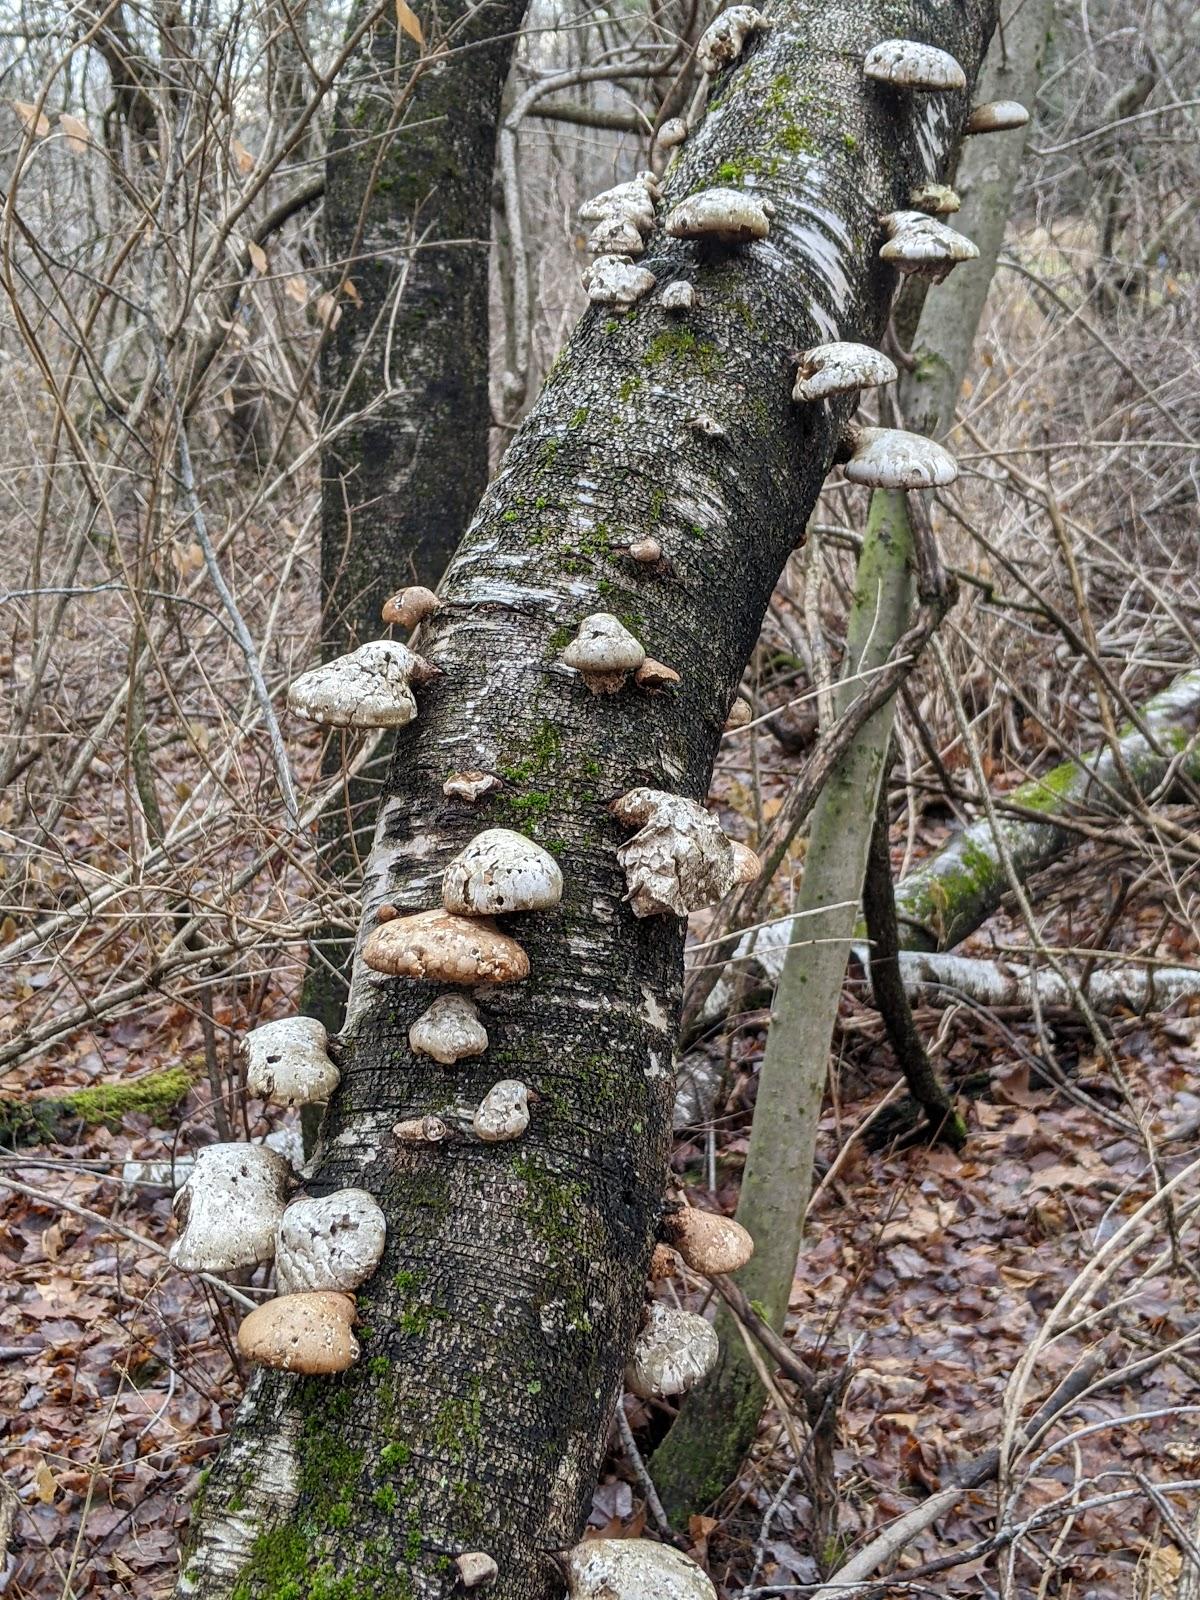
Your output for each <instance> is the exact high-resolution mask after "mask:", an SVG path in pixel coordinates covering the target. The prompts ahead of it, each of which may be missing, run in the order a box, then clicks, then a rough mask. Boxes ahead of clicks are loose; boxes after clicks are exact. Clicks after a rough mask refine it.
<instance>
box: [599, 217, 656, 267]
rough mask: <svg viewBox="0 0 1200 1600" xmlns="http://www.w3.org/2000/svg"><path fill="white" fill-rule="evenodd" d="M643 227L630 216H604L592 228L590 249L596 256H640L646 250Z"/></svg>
mask: <svg viewBox="0 0 1200 1600" xmlns="http://www.w3.org/2000/svg"><path fill="white" fill-rule="evenodd" d="M645 248H646V246H645V242H644V241H643V238H642V233H641V229H640V228H638V226H637V224H636V223H633V222H630V220H629V218H628V217H604V218H602V220H601V221H599V222H598V223H597V224H596V226H595V227H594V228H593V229H592V231H591V235H590V236H589V238H588V249H589V250H590V251H591V252H592V254H593V255H596V256H629V257H631V258H632V257H633V256H640V255H641V254H642V253H643V251H644V250H645Z"/></svg>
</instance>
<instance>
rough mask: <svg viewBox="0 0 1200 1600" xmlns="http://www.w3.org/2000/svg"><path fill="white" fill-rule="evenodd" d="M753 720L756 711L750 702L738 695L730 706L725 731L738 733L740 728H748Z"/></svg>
mask: <svg viewBox="0 0 1200 1600" xmlns="http://www.w3.org/2000/svg"><path fill="white" fill-rule="evenodd" d="M753 721H754V712H753V710H752V709H751V707H750V705H749V703H748V702H747V701H745V700H743V699H742V697H741V695H738V697H737V698H736V699H735V700H734V702H733V704H732V705H731V706H730V708H729V715H728V716H727V717H726V718H725V728H724V731H725V732H726V733H736V732H737V730H738V729H739V728H748V727H749V726H750V724H751V723H752V722H753Z"/></svg>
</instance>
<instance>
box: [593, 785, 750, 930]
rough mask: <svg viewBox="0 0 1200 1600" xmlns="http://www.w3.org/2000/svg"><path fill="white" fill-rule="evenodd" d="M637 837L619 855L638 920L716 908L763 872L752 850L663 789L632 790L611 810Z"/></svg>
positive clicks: (699, 808)
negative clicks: (731, 893)
mask: <svg viewBox="0 0 1200 1600" xmlns="http://www.w3.org/2000/svg"><path fill="white" fill-rule="evenodd" d="M610 810H611V811H612V814H613V816H614V817H616V819H617V821H618V822H622V823H624V824H625V825H626V826H627V827H632V828H636V829H637V832H636V833H635V834H634V835H633V837H632V838H631V839H627V840H626V841H625V843H624V844H623V845H622V846H621V847H620V849H619V850H618V851H617V860H618V861H619V862H620V863H621V866H622V867H623V868H624V871H625V884H626V889H627V891H628V892H627V894H626V896H625V898H626V899H627V900H628V902H629V904H630V906H631V907H632V909H633V914H634V916H636V917H655V916H662V915H671V916H676V917H686V916H688V915H689V914H690V913H691V912H693V911H700V910H702V909H703V908H704V907H705V906H711V905H715V904H716V903H717V901H718V900H721V899H723V898H724V897H725V895H727V894H728V893H729V891H730V890H731V889H732V888H733V887H734V886H735V885H736V884H739V883H752V882H753V881H754V879H755V878H756V877H757V876H758V874H759V872H760V871H761V870H762V864H761V862H760V861H759V859H758V857H757V856H756V855H755V854H754V851H753V850H751V849H749V848H748V847H747V846H746V845H744V844H739V843H737V842H735V841H734V840H732V839H730V838H728V837H727V835H726V834H725V833H724V832H723V830H722V828H721V825H720V823H719V822H718V821H717V819H716V818H715V817H714V816H713V815H712V813H711V812H708V811H706V810H705V809H704V807H703V806H700V805H697V804H696V802H695V801H694V800H687V799H685V798H684V797H683V796H682V795H677V794H668V793H667V792H666V791H665V790H662V789H631V790H630V791H629V793H628V794H624V795H622V796H621V798H620V799H619V800H615V801H614V802H613V804H612V806H611V807H610Z"/></svg>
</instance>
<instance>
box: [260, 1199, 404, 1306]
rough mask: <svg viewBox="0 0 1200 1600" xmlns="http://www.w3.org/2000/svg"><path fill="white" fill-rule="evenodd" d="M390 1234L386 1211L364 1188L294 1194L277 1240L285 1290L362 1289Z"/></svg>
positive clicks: (279, 1275)
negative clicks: (388, 1232)
mask: <svg viewBox="0 0 1200 1600" xmlns="http://www.w3.org/2000/svg"><path fill="white" fill-rule="evenodd" d="M386 1238H387V1223H386V1222H385V1221H384V1216H383V1211H382V1210H381V1209H380V1206H379V1204H378V1202H377V1201H376V1200H375V1199H374V1197H373V1196H372V1195H369V1194H368V1193H367V1191H366V1190H365V1189H338V1190H337V1191H336V1192H335V1193H334V1194H323V1195H319V1196H310V1195H304V1196H302V1197H301V1198H300V1199H299V1200H293V1201H292V1203H291V1205H290V1206H289V1207H288V1208H287V1210H286V1211H285V1212H284V1213H283V1216H282V1217H281V1218H280V1219H279V1233H278V1235H277V1237H276V1242H275V1277H276V1281H277V1282H278V1284H279V1292H280V1294H301V1293H304V1292H306V1291H326V1290H328V1291H330V1292H338V1293H346V1292H347V1291H349V1290H351V1289H357V1288H358V1286H359V1284H360V1283H365V1282H366V1280H367V1279H368V1278H369V1277H370V1276H371V1274H372V1273H373V1272H374V1271H375V1268H376V1267H377V1266H378V1265H379V1258H380V1257H381V1256H382V1255H383V1246H384V1241H385V1240H386Z"/></svg>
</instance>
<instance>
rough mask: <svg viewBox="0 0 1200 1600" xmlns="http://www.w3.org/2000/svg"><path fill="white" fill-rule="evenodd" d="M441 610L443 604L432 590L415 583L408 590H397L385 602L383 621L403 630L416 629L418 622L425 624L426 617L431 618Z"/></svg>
mask: <svg viewBox="0 0 1200 1600" xmlns="http://www.w3.org/2000/svg"><path fill="white" fill-rule="evenodd" d="M441 609H442V602H441V601H440V600H439V599H438V597H437V595H435V594H434V592H433V590H432V589H426V588H425V587H424V585H423V584H419V583H414V584H411V585H410V586H409V587H408V588H407V589H399V590H397V592H396V593H395V594H394V595H392V596H391V598H390V599H388V600H385V601H384V602H383V620H384V621H385V622H394V623H396V624H397V625H398V626H399V627H401V628H415V627H416V625H417V623H418V622H424V620H425V618H426V617H431V616H432V615H433V613H434V612H435V611H440V610H441Z"/></svg>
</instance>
